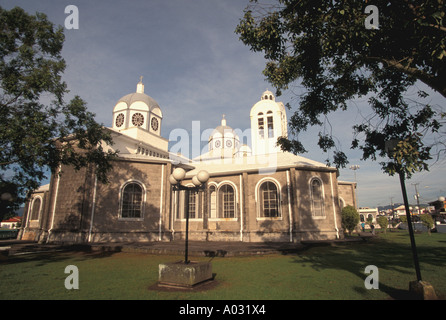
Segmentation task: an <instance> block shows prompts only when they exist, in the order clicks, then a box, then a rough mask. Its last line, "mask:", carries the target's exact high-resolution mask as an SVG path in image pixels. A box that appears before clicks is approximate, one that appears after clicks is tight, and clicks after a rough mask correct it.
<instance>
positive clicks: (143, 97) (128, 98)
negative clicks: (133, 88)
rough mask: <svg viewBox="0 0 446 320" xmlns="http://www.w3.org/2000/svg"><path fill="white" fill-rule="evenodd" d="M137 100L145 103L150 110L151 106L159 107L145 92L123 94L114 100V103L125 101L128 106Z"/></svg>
mask: <svg viewBox="0 0 446 320" xmlns="http://www.w3.org/2000/svg"><path fill="white" fill-rule="evenodd" d="M138 101H140V102H143V103H145V104H146V105H147V106H148V107H149V110H152V109H153V108H159V105H158V102H156V101H155V99H153V98H152V97H150V96H148V95H147V94H145V93H139V92H134V93H129V94H128V95H125V96H123V97H122V98H121V99H119V100H118V102H116V104H118V103H120V102H125V103H126V104H127V106H129V107H130V106H131V105H132V104H133V103H135V102H138Z"/></svg>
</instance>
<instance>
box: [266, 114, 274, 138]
mask: <svg viewBox="0 0 446 320" xmlns="http://www.w3.org/2000/svg"><path fill="white" fill-rule="evenodd" d="M272 114H273V112H272V111H268V112H267V115H268V117H267V118H266V122H267V127H268V138H274V122H273V115H272Z"/></svg>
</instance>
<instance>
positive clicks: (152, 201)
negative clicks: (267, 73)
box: [19, 84, 356, 243]
mask: <svg viewBox="0 0 446 320" xmlns="http://www.w3.org/2000/svg"><path fill="white" fill-rule="evenodd" d="M139 85H140V84H139ZM139 90H140V92H138V95H137V97H144V93H143V89H142V91H141V87H140V86H139ZM264 96H265V95H262V97H264ZM142 100H144V99H142ZM145 100H146V101H148V103H151V104H154V103H155V102H154V100H153V99H151V98H150V99H148V98H145ZM136 102H137V103H138V104H137V106H138V108H139V109H141V110H142V109H143V106H141V104H142V102H141V101H136ZM136 102H135V103H136ZM125 103H129V105H128V108H129V110H130V111H131V108H132V105H130V103H131V102H130V99H120V100H119V102H118V104H117V105H119V110H118V111H116V110H115V112H114V113H113V117H114V118H117V119H118V115H120V114H123V116H120V117H119V120H122V121H123V123H124V124H123V125H122V130H121V131H117V130H115V128H108V129H107V130H110V131H111V132H112V134H113V136H114V140H115V144H114V146H118V147H119V149H120V150H119V151H120V156H119V158H118V159H117V160H115V161H114V162H113V169H112V170H111V171H110V172H109V174H108V178H109V183H107V184H102V183H100V182H98V181H97V179H96V178H95V173H94V170H93V167H87V168H82V169H80V170H77V171H76V170H74V169H73V168H71V167H69V166H61V168H60V172H57V173H55V174H53V176H52V177H51V181H50V183H49V185H47V186H44V187H42V188H40V189H38V190H36V191H34V192H33V193H32V196H31V197H30V200H29V201H28V203H27V204H26V208H25V216H24V219H23V221H24V223H23V227H22V230H21V233H20V235H19V237H21V239H32V240H36V241H43V242H66V243H91V242H95V243H98V242H148V241H172V240H179V239H184V237H185V230H186V228H185V225H186V212H189V239H190V240H200V241H244V242H266V241H281V242H299V241H302V240H309V239H311V240H313V239H336V238H341V237H343V232H342V226H341V215H340V211H341V207H342V206H345V205H353V206H356V195H355V188H356V185H355V184H354V183H350V182H339V181H338V180H337V171H336V169H335V168H331V167H327V166H325V165H324V164H322V163H319V162H316V161H312V160H309V159H307V158H304V157H301V156H296V155H292V154H289V153H285V152H281V151H277V150H275V152H274V153H271V154H263V155H259V154H256V153H254V154H251V151H250V149H249V147H248V146H244V145H243V146H242V145H239V144H238V143H237V141H238V140H237V136H236V135H235V134H234V131H231V130H232V129H231V128H230V127H228V126H227V124H226V120H222V125H221V126H219V127H217V129H216V131H214V133H213V136H212V137H211V138H210V139H209V144H210V146H209V153H207V154H204V155H202V156H200V157H198V158H197V159H194V160H189V159H181V157H178V156H177V155H172V154H170V153H169V152H168V150H167V143H164V142H163V141H164V140H163V139H164V138H162V137H160V136H158V133H159V132H160V130H161V129H160V127H155V126H154V129H156V130H157V131H156V132H155V133H156V134H155V133H152V132H149V131H148V129H144V128H140V127H138V126H137V125H136V124H135V126H134V127H132V128H131V129H132V130H133V131H135V132H138V130H143V131H144V134H143V135H141V136H144V137H145V138H144V141H140V140H138V138H137V137H138V135H134V134H133V133H132V135H127V134H126V132H127V130H128V129H129V127H130V126H131V125H130V124H129V123H130V122H129V121H130V120H126V117H127V114H132V113H131V112H130V111H129V110H127V109H126V104H125ZM272 104H276V102H275V100H274V99H269V101H266V102H265V101H264V102H262V104H261V105H262V106H264V107H265V108H266V109H265V110H264V112H262V110H258V108H259V104H256V108H255V109H256V110H255V115H254V117H257V114H260V113H263V114H264V115H268V111H267V109H268V108H269V106H271V105H272ZM156 107H157V108H159V106H158V105H157V104H156ZM279 107H280V105H279ZM150 108H154V107H153V106H150ZM150 108H148V109H147V110H152V109H150ZM139 109H138V110H139ZM282 109H283V108H281V109H280V110H282ZM154 110H157V109H154ZM283 110H284V109H283ZM132 112H133V111H132ZM150 112H151V111H150ZM144 115H145V114H144ZM148 115H149V113H147V117H148ZM161 115H162V114H161V112H157V113H156V116H157V117H158V118H157V119H158V120H159V121H157V124H160V123H161V118H162V116H161ZM252 117H253V115H251V120H252ZM276 118H277V121H278V122H277V125H280V126H281V128H282V127H283V121H284V120H286V118H285V115H284V114H281V115H280V117H279V116H277V117H275V118H274V117H271V119H272V120H271V121H269V122H268V119H267V118H265V119H266V120H262V119H261V118H259V119H261V120H258V119H257V118H256V119H255V121H254V120H252V121H253V123H256V125H257V124H260V125H261V124H263V123H265V126H266V125H269V126H270V128H271V129H272V128H274V126H275V125H276V122H274V121H276V120H275V119H276ZM139 120H140V119H139ZM141 123H143V122H142V121H141ZM120 124H121V123H120V122H117V125H120ZM137 124H139V123H137ZM117 125H116V123H115V125H114V126H115V127H116V126H117ZM125 126H127V127H125ZM223 129H224V130H223ZM227 130H229V132H230V133H231V134H227ZM265 130H266V129H265ZM281 130H286V126H285V129H281ZM133 131H132V132H133ZM258 131H259V126H256V128H255V129H254V131H253V134H254V132H256V133H258ZM270 132H271V135H273V134H274V137H277V135H278V134H279V133H278V132H277V131H274V133H272V132H273V131H272V130H270ZM221 133H222V134H221ZM283 133H284V134H286V131H284V132H283ZM267 134H268V133H267V131H265V132H262V133H261V136H259V137H258V139H263V138H265V136H266V135H267ZM151 135H152V136H153V138H151V137H152V136H151ZM227 137H230V139H231V140H228V141H231V143H229V142H227V141H226V140H225V139H226V138H227ZM255 139H256V138H253V141H254V142H253V143H256V142H255ZM152 140H153V141H155V145H153V146H152V145H151V141H152ZM219 140H221V143H217V141H219ZM258 145H260V144H258ZM225 147H227V149H226V150H224V148H225ZM219 148H221V150H222V152H220V149H219ZM217 151H218V152H217ZM226 151H230V152H226ZM242 151H243V152H242ZM263 151H265V150H263ZM227 153H228V154H229V156H228V155H226V154H227ZM216 155H218V156H216ZM179 159H180V160H179ZM178 166H180V167H182V168H184V169H185V170H186V171H187V174H186V178H185V180H184V181H183V182H182V183H183V185H188V184H191V179H192V177H193V176H194V175H195V174H197V172H198V171H200V170H206V171H208V173H209V175H210V179H209V181H208V182H207V184H206V185H205V187H204V188H203V189H202V190H200V191H199V192H197V193H187V192H186V191H174V190H173V189H172V186H171V185H170V183H169V175H170V174H171V173H172V172H173V170H174V169H175V168H176V167H178Z"/></svg>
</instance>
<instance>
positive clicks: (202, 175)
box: [169, 168, 209, 264]
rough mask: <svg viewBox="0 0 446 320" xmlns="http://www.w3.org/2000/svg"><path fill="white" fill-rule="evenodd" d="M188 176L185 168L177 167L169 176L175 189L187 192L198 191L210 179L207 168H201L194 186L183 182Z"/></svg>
mask: <svg viewBox="0 0 446 320" xmlns="http://www.w3.org/2000/svg"><path fill="white" fill-rule="evenodd" d="M185 177H186V171H185V170H184V169H183V168H176V169H175V170H174V171H173V172H172V174H171V175H170V176H169V182H170V184H171V186H172V188H173V190H174V191H179V190H186V191H187V192H196V191H199V190H202V189H204V187H205V184H206V182H207V181H208V180H209V173H208V172H207V171H206V170H201V171H199V172H198V173H197V175H195V176H194V177H193V178H192V183H193V184H194V187H187V186H183V185H182V184H181V181H183V179H184V178H185ZM185 199H186V205H185V207H186V210H185V211H186V212H185V214H186V239H185V240H186V241H185V253H184V263H185V264H189V259H188V254H189V197H188V195H187V196H186V197H185Z"/></svg>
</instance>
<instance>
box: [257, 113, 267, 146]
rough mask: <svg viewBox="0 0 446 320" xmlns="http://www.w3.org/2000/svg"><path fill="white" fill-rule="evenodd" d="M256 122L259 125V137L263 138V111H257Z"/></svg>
mask: <svg viewBox="0 0 446 320" xmlns="http://www.w3.org/2000/svg"><path fill="white" fill-rule="evenodd" d="M257 117H258V119H257V124H258V127H259V137H260V139H263V138H264V137H265V120H264V119H263V112H259V114H258V115H257Z"/></svg>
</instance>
